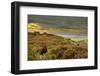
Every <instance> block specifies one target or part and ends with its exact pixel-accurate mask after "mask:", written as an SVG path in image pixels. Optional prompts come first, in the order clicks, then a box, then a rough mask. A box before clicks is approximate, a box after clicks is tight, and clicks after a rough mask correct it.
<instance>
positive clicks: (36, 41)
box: [28, 32, 88, 60]
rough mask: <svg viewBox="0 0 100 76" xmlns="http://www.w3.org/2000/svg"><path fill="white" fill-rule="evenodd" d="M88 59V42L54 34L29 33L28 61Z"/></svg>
mask: <svg viewBox="0 0 100 76" xmlns="http://www.w3.org/2000/svg"><path fill="white" fill-rule="evenodd" d="M87 57H88V50H87V42H86V41H84V40H83V41H74V40H71V39H70V38H68V39H64V38H63V37H60V36H55V35H52V34H47V33H44V34H40V33H38V32H35V33H28V60H55V59H81V58H87Z"/></svg>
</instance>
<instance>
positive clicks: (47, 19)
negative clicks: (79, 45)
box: [28, 14, 88, 34]
mask: <svg viewBox="0 0 100 76" xmlns="http://www.w3.org/2000/svg"><path fill="white" fill-rule="evenodd" d="M28 23H36V24H37V25H38V26H41V27H42V29H43V28H44V29H43V30H49V31H50V30H51V29H52V30H51V31H52V32H54V30H55V31H57V30H60V32H61V31H63V32H69V33H70V32H71V33H74V32H75V30H76V31H77V33H80V34H81V33H83V34H87V30H88V28H87V27H88V18H87V17H77V16H76V17H75V16H51V15H33V14H29V15H28ZM33 26H34V25H33ZM35 29H36V28H35ZM71 30H72V31H71Z"/></svg>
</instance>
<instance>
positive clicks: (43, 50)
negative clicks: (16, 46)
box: [40, 44, 47, 55]
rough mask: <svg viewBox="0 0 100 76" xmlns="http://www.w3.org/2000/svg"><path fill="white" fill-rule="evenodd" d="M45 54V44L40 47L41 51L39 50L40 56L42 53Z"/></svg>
mask: <svg viewBox="0 0 100 76" xmlns="http://www.w3.org/2000/svg"><path fill="white" fill-rule="evenodd" d="M46 52H47V46H46V44H44V45H43V46H42V49H41V53H40V54H41V55H43V54H44V53H46Z"/></svg>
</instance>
